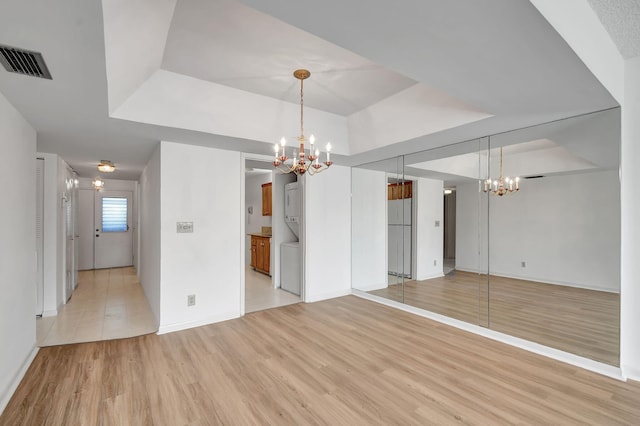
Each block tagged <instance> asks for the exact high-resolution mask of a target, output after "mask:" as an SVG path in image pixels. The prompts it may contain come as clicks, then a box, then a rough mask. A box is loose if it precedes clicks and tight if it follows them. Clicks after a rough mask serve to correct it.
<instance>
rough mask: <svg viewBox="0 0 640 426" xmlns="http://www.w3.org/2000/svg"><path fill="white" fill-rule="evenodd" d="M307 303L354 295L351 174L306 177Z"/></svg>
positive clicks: (335, 171) (342, 170)
mask: <svg viewBox="0 0 640 426" xmlns="http://www.w3.org/2000/svg"><path fill="white" fill-rule="evenodd" d="M304 180H305V185H304V188H305V189H304V191H305V193H304V204H303V205H304V213H303V214H304V217H303V220H304V223H305V225H304V228H305V229H304V238H303V244H304V259H305V260H304V262H305V264H304V274H305V284H306V287H305V298H304V299H305V302H315V301H318V300H324V299H330V298H332V297H338V296H343V295H346V294H350V293H351V171H350V169H349V167H342V166H336V165H334V166H332V167H331V169H329V170H326V171H324V172H323V173H321V174H318V175H315V176H305V177H304Z"/></svg>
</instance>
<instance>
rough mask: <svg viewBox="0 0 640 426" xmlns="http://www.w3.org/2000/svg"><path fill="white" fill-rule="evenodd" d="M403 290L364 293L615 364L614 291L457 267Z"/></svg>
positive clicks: (616, 324)
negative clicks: (441, 275)
mask: <svg viewBox="0 0 640 426" xmlns="http://www.w3.org/2000/svg"><path fill="white" fill-rule="evenodd" d="M404 289H405V291H404V302H403V298H402V285H401V284H396V285H390V286H389V287H388V288H386V289H381V290H375V291H371V292H369V293H370V294H375V295H377V296H382V297H385V298H388V299H392V300H395V301H398V302H403V303H406V304H408V305H411V306H415V307H418V308H421V309H425V310H427V311H431V312H435V313H438V314H442V315H446V316H448V317H451V318H455V319H459V320H461V321H465V322H469V323H472V324H478V325H482V326H484V327H489V328H491V329H492V330H496V331H499V332H502V333H505V334H509V335H511V336H515V337H520V338H523V339H526V340H530V341H532V342H536V343H540V344H542V345H545V346H550V347H552V348H556V349H560V350H563V351H566V352H570V353H574V354H576V355H580V356H583V357H586V358H590V359H593V360H596V361H600V362H604V363H607V364H610V365H615V366H618V365H619V352H618V350H619V347H620V328H619V324H620V295H619V294H615V293H608V292H603V291H595V290H586V289H581V288H575V287H567V286H561V285H554V284H544V283H539V282H534V281H525V280H517V279H512V278H504V277H496V276H491V285H487V276H486V275H478V274H474V273H470V272H461V271H456V272H455V273H453V274H450V275H446V276H444V277H440V278H434V279H430V280H424V281H406V282H405V284H404ZM489 309H490V310H489ZM489 312H490V314H491V315H490V317H489V315H488V313H489Z"/></svg>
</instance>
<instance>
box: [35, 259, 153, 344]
mask: <svg viewBox="0 0 640 426" xmlns="http://www.w3.org/2000/svg"><path fill="white" fill-rule="evenodd" d="M36 324H37V329H36V334H37V338H38V346H52V345H61V344H68V343H80V342H93V341H98V340H110V339H119V338H124V337H133V336H140V335H143V334H149V333H154V332H156V331H157V325H156V321H155V318H154V317H153V313H152V312H151V308H150V307H149V304H148V302H147V299H146V297H145V295H144V292H143V290H142V286H141V285H140V282H139V281H138V277H137V276H136V270H135V269H134V268H133V267H129V268H112V269H98V270H90V271H80V272H79V273H78V287H77V288H76V290H75V291H74V292H73V296H72V297H71V300H69V303H67V304H66V305H64V306H63V307H62V309H61V310H60V312H58V315H57V316H54V317H45V318H39V319H38V320H37V321H36Z"/></svg>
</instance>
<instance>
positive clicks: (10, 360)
mask: <svg viewBox="0 0 640 426" xmlns="http://www.w3.org/2000/svg"><path fill="white" fill-rule="evenodd" d="M0 158H3V159H5V161H4V162H3V164H2V167H0V182H2V189H3V194H2V197H3V199H4V200H10V201H11V208H8V207H7V206H6V205H5V204H4V203H3V207H4V208H2V209H0V294H2V297H0V342H2V345H0V414H1V413H2V411H3V410H4V408H5V406H6V405H7V403H8V402H9V399H10V398H11V396H12V394H13V392H14V391H15V388H16V387H17V385H18V383H19V382H20V380H21V379H22V377H23V375H24V373H25V372H26V369H27V368H28V367H29V365H30V364H31V361H32V359H33V357H34V356H35V354H36V352H37V347H36V321H35V315H34V307H35V304H36V258H35V252H36V243H35V239H36V237H35V222H36V218H35V210H36V207H35V192H36V179H35V161H36V160H35V158H36V132H35V130H34V129H33V128H32V127H31V126H30V125H29V123H27V122H26V121H25V119H24V118H23V117H22V115H21V114H20V113H19V112H18V111H17V110H16V109H15V108H14V107H13V106H12V105H11V104H10V103H9V102H8V101H7V99H6V98H5V97H4V95H2V94H1V93H0Z"/></svg>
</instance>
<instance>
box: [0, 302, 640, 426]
mask: <svg viewBox="0 0 640 426" xmlns="http://www.w3.org/2000/svg"><path fill="white" fill-rule="evenodd" d="M638 419H640V383H634V382H629V383H623V382H619V381H616V380H613V379H609V378H607V377H604V376H600V375H597V374H595V373H591V372H588V371H585V370H582V369H579V368H577V367H573V366H570V365H566V364H562V363H560V362H558V361H554V360H551V359H548V358H545V357H542V356H539V355H536V354H533V353H530V352H526V351H523V350H520V349H517V348H514V347H511V346H508V345H505V344H502V343H499V342H496V341H492V340H488V339H485V338H483V337H480V336H477V335H474V334H471V333H466V332H464V331H461V330H458V329H455V328H452V327H448V326H445V325H443V324H440V323H437V322H433V321H430V320H428V319H426V318H422V317H419V316H416V315H411V314H408V313H406V312H402V311H399V310H395V309H392V308H389V307H386V306H383V305H380V304H376V303H374V302H370V301H367V300H364V299H359V298H357V297H355V296H347V297H343V298H339V299H333V300H329V301H324V302H318V303H313V304H301V303H300V304H295V305H289V306H286V307H282V308H277V309H271V310H266V311H261V312H256V313H253V314H249V315H246V316H244V317H243V318H240V319H236V320H231V321H226V322H222V323H218V324H212V325H208V326H204V327H199V328H195V329H191V330H185V331H181V332H176V333H171V334H165V335H160V336H158V335H155V334H151V335H146V336H141V337H136V338H130V339H123V340H111V341H105V342H95V343H85V344H76V345H65V346H56V347H48V348H43V349H41V350H40V352H39V353H38V355H37V357H36V359H35V360H34V362H33V364H32V365H31V367H30V368H29V370H28V372H27V374H26V376H25V378H24V380H23V381H22V383H21V384H20V386H19V387H18V389H17V391H16V393H15V394H14V396H13V398H12V400H11V401H10V402H9V405H8V406H7V408H6V410H5V412H4V414H3V415H2V416H1V417H0V425H3V426H4V425H11V426H15V425H43V424H44V425H96V424H102V425H185V424H189V425H196V424H197V425H205V424H206V425H209V424H211V425H213V424H227V425H263V424H272V425H302V424H331V425H378V424H380V425H395V424H402V425H429V424H434V425H447V424H476V425H499V424H500V425H501V424H545V425H560V424H562V425H564V424H576V425H632V424H638Z"/></svg>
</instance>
